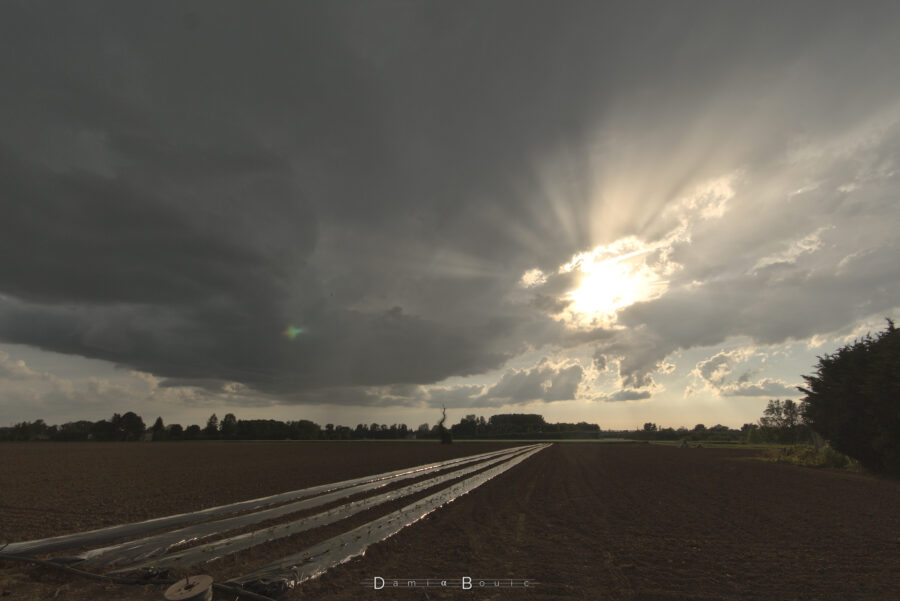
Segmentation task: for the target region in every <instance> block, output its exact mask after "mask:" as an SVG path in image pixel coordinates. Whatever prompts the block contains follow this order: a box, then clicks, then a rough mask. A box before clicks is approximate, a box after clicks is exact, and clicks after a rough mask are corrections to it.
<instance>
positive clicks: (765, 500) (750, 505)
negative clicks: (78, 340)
mask: <svg viewBox="0 0 900 601" xmlns="http://www.w3.org/2000/svg"><path fill="white" fill-rule="evenodd" d="M504 446H510V445H500V444H493V443H457V444H454V445H452V446H450V447H447V446H441V445H438V444H430V443H390V442H384V443H380V442H379V443H350V444H345V443H261V442H248V443H198V444H190V443H188V444H146V445H140V444H129V445H116V444H110V445H104V444H83V445H82V444H59V445H54V444H26V445H4V446H2V447H0V516H2V519H0V541H2V542H12V541H19V540H26V539H33V538H39V537H45V536H53V535H58V534H63V533H67V532H77V531H81V530H86V529H89V528H97V527H101V526H108V525H114V524H120V523H123V522H130V521H138V520H143V519H148V518H152V517H159V516H164V515H169V514H172V513H180V512H185V511H194V510H197V509H200V508H203V507H209V506H213V505H221V504H225V503H231V502H235V501H240V500H244V499H250V498H255V497H260V496H264V495H269V494H275V493H279V492H284V491H288V490H294V489H298V488H303V487H308V486H312V485H316V484H322V483H327V482H334V481H338V480H342V479H347V478H354V477H359V476H365V475H369V474H375V473H379V472H382V471H387V470H391V469H395V468H401V467H408V466H413V465H419V464H422V463H425V462H429V461H435V460H443V459H449V458H451V457H461V456H467V455H472V454H475V453H482V452H486V451H492V450H497V449H500V448H502V447H504ZM755 453H756V451H753V450H746V449H734V448H722V449H720V448H702V449H678V448H675V447H670V446H657V445H640V444H635V445H625V444H617V445H603V444H591V443H566V444H555V445H553V446H551V447H549V448H546V449H544V450H542V451H540V452H538V453H536V454H535V455H533V456H531V457H530V458H528V459H527V460H525V461H523V462H522V463H521V464H519V465H516V466H515V467H513V468H511V469H510V470H508V471H506V472H504V473H502V474H500V475H499V476H497V477H496V478H494V479H493V480H490V481H488V482H487V483H485V484H484V485H482V486H480V487H479V488H476V489H475V490H473V491H472V492H470V493H469V494H466V495H464V496H462V497H460V498H458V499H457V500H455V501H454V502H452V503H450V504H449V505H447V506H445V507H443V508H441V509H439V510H437V511H435V512H434V513H431V514H430V515H429V516H427V517H426V518H424V519H422V520H421V521H419V522H418V523H416V524H414V525H413V526H411V527H409V528H406V529H404V530H403V531H401V532H400V533H399V534H397V535H396V536H394V537H392V538H389V539H387V540H386V541H384V542H381V543H378V544H375V545H373V546H371V547H370V548H369V549H368V551H367V552H366V554H365V556H364V557H362V558H357V559H353V560H351V561H349V562H347V563H345V564H343V565H340V566H337V567H335V568H333V569H331V570H330V571H328V572H327V573H326V574H324V575H323V576H321V577H320V578H317V579H315V580H312V581H308V582H305V583H303V584H301V585H300V586H299V587H298V588H297V589H295V590H293V591H289V592H288V593H287V594H286V595H284V597H283V598H285V599H336V600H350V599H373V600H382V601H386V600H391V601H393V600H395V599H400V600H403V599H410V600H422V599H429V600H430V599H460V598H462V599H473V600H474V599H477V600H478V601H483V600H500V599H504V600H505V599H523V600H538V599H539V600H548V601H549V600H559V599H562V600H566V599H611V600H625V599H628V600H631V599H633V600H635V601H645V600H648V601H653V600H660V601H670V600H678V599H685V600H687V599H700V600H714V599H722V600H732V599H735V600H737V599H761V600H762V599H835V600H837V599H861V600H862V599H867V600H868V599H885V600H888V599H897V591H898V590H900V483H898V482H896V481H892V480H883V479H878V478H874V477H871V476H866V475H861V474H850V473H843V472H836V471H829V470H813V469H808V468H801V467H796V466H791V465H782V464H775V463H768V462H762V461H756V460H754V459H753V455H754V454H755ZM406 502H408V501H402V502H397V503H393V504H388V505H385V506H384V507H383V508H380V509H378V510H371V511H367V512H363V513H361V514H359V515H356V516H354V517H352V518H350V519H348V520H346V521H345V522H340V523H338V524H332V525H330V526H325V527H323V528H318V529H316V530H310V531H308V532H305V533H303V534H299V535H295V536H293V537H290V538H286V539H282V540H279V541H276V542H273V543H269V544H266V545H264V546H262V547H253V548H251V549H247V550H244V551H240V552H238V553H236V554H234V555H232V556H229V557H226V558H224V559H221V560H217V561H214V562H211V563H209V564H206V565H205V566H200V567H198V568H195V569H193V570H191V572H192V573H201V572H202V573H208V574H210V575H212V576H213V577H214V578H215V579H216V580H217V581H224V580H227V579H228V578H231V577H234V576H237V575H239V574H242V573H245V572H246V571H247V570H248V569H255V567H256V566H258V565H261V564H264V563H267V562H270V561H273V560H276V559H278V558H280V557H284V556H286V555H289V554H291V553H293V552H296V551H297V550H299V549H302V548H304V547H305V546H308V544H309V543H315V542H316V541H319V540H324V539H327V538H330V537H332V536H336V535H338V534H340V533H341V532H345V531H347V530H348V529H349V528H351V527H355V526H358V525H360V524H363V523H365V522H367V521H369V520H371V519H373V517H376V516H377V515H378V514H381V513H384V512H386V511H390V510H392V509H394V508H396V507H397V506H400V505H403V504H404V503H406ZM376 576H379V577H382V578H384V579H385V581H386V586H385V588H384V589H383V590H373V587H372V582H373V578H374V577H376ZM462 577H471V578H472V579H473V581H474V582H475V586H474V588H473V590H461V589H459V588H458V587H457V588H455V589H452V590H441V589H439V588H428V589H422V588H416V589H405V588H402V587H401V588H397V589H395V588H393V587H392V586H391V583H392V580H393V579H395V578H396V579H398V582H399V583H401V584H405V583H406V581H407V580H408V579H412V578H415V579H418V580H419V581H421V579H424V578H433V579H441V578H444V579H448V580H449V579H456V580H457V582H458V580H459V579H460V578H462ZM494 578H506V579H509V578H513V579H520V580H521V579H529V580H531V581H532V582H536V583H537V584H536V585H534V586H533V587H531V588H529V589H522V588H516V589H503V590H497V589H491V588H489V587H485V588H479V586H478V581H479V580H480V579H484V580H486V581H487V582H486V584H488V585H490V584H491V583H492V581H491V580H490V579H494ZM365 581H368V583H369V584H368V585H364V584H363V583H364V582H365ZM0 589H2V590H0V593H8V594H7V595H6V596H5V597H3V598H4V599H45V598H46V599H70V600H74V601H82V600H84V601H86V600H88V599H162V591H163V590H164V589H165V587H164V586H159V585H154V586H147V587H130V586H123V585H114V584H107V583H102V582H99V583H98V582H93V581H88V580H85V579H82V578H80V577H78V576H72V575H68V574H64V573H61V572H56V571H51V570H49V569H47V568H42V567H36V566H26V565H24V564H19V563H13V562H8V561H0ZM217 598H221V599H224V598H226V597H224V596H217Z"/></svg>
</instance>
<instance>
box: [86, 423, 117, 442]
mask: <svg viewBox="0 0 900 601" xmlns="http://www.w3.org/2000/svg"><path fill="white" fill-rule="evenodd" d="M117 434H118V433H117V432H116V426H115V425H114V424H113V423H112V421H107V420H105V419H101V420H100V421H97V422H94V425H93V426H91V434H90V438H91V440H99V441H106V440H116V438H117V437H118V436H117Z"/></svg>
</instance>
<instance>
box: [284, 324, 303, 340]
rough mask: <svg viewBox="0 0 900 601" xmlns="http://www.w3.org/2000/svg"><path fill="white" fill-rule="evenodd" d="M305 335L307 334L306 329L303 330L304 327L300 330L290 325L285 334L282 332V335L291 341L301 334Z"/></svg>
mask: <svg viewBox="0 0 900 601" xmlns="http://www.w3.org/2000/svg"><path fill="white" fill-rule="evenodd" d="M305 333H306V328H302V327H301V328H298V327H297V326H295V325H289V326H288V327H287V328H285V330H284V332H282V333H281V335H282V336H284V337H285V338H287V339H289V340H293V339H295V338H296V337H297V336H299V335H300V334H305Z"/></svg>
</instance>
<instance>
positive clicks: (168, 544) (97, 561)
mask: <svg viewBox="0 0 900 601" xmlns="http://www.w3.org/2000/svg"><path fill="white" fill-rule="evenodd" d="M516 452H521V447H520V448H518V449H504V450H503V451H502V452H501V453H500V454H499V455H498V456H497V457H499V459H498V460H502V459H504V458H506V457H507V456H509V455H510V454H513V453H516ZM492 459H494V458H492V457H480V456H477V455H476V456H475V457H474V458H467V459H465V460H461V461H456V462H455V463H454V465H452V466H445V467H455V466H459V465H466V464H469V463H473V462H476V461H486V460H487V461H491V460H492ZM429 471H430V470H422V471H417V472H410V473H406V474H400V475H399V476H396V477H394V478H390V479H382V480H376V481H374V482H365V483H363V484H358V485H356V486H350V487H347V488H341V489H339V490H336V491H332V492H330V493H326V494H324V495H319V496H317V497H313V498H311V499H304V500H301V501H295V502H293V503H289V504H287V505H279V506H278V507H273V508H271V509H265V510H261V511H256V512H253V513H247V514H244V515H239V516H235V517H231V518H226V519H223V520H217V521H214V522H203V523H201V524H195V525H192V526H189V527H187V528H181V529H179V530H173V531H170V532H163V533H161V534H157V535H155V536H150V537H145V538H140V539H137V540H132V541H127V542H124V543H119V544H117V545H112V546H109V547H102V548H100V549H92V550H90V551H87V552H85V553H83V554H82V555H81V556H80V557H82V558H84V561H83V562H81V563H79V564H78V567H79V568H94V567H101V566H109V567H114V566H128V565H130V564H134V563H137V562H141V561H143V560H146V559H149V558H152V557H157V556H159V555H162V554H163V553H165V552H166V551H167V550H168V549H170V548H172V547H174V546H176V545H181V544H187V543H191V542H194V541H198V540H201V539H203V538H206V537H209V536H215V535H217V534H223V533H225V532H228V531H229V530H235V529H237V528H244V527H246V526H252V525H253V524H258V523H260V522H264V521H266V520H272V519H275V518H279V517H281V516H285V515H289V514H291V513H296V512H298V511H303V510H306V509H311V508H314V507H319V506H322V505H325V504H327V503H331V502H333V501H338V500H340V499H344V498H347V497H350V496H353V495H356V494H360V493H363V492H367V491H369V490H373V489H376V488H380V487H383V486H387V485H388V484H392V483H394V482H399V481H401V480H406V479H409V478H418V477H421V476H422V475H423V474H426V473H429Z"/></svg>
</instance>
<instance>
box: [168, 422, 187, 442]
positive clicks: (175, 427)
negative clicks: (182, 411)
mask: <svg viewBox="0 0 900 601" xmlns="http://www.w3.org/2000/svg"><path fill="white" fill-rule="evenodd" d="M166 430H167V432H168V435H169V440H181V439H183V438H184V428H182V427H181V424H169V426H168V427H167V428H166Z"/></svg>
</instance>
